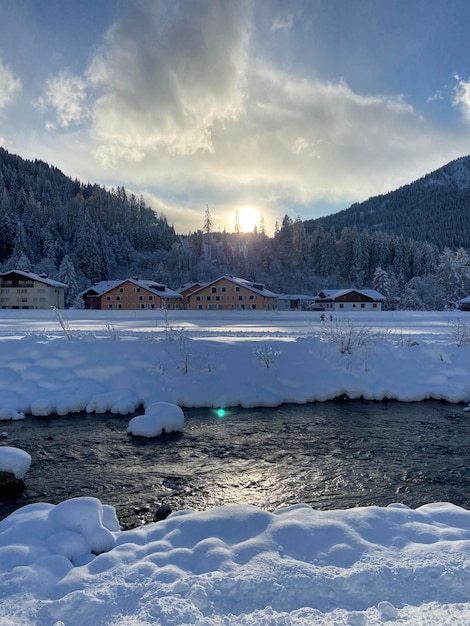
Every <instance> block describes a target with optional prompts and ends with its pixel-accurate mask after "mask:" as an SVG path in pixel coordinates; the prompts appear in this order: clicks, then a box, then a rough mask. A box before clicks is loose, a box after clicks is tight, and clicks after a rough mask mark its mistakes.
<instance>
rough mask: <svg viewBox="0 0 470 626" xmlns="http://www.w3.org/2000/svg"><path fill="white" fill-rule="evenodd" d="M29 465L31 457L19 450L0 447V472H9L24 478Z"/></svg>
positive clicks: (16, 476)
mask: <svg viewBox="0 0 470 626" xmlns="http://www.w3.org/2000/svg"><path fill="white" fill-rule="evenodd" d="M30 465H31V456H30V455H29V454H28V453H27V452H25V451H24V450H21V449H20V448H13V447H11V446H0V472H10V473H11V474H14V476H15V478H24V476H25V474H26V472H27V471H28V470H29V467H30Z"/></svg>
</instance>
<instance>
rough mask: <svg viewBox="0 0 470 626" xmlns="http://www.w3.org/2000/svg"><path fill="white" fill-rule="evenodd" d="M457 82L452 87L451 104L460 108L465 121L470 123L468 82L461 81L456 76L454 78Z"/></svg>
mask: <svg viewBox="0 0 470 626" xmlns="http://www.w3.org/2000/svg"><path fill="white" fill-rule="evenodd" d="M454 79H455V81H456V82H457V84H456V86H455V87H454V94H453V99H452V103H453V105H454V106H456V107H458V108H460V110H461V112H462V114H463V116H464V118H465V120H466V121H467V122H470V80H468V81H465V80H463V79H462V78H461V77H460V76H459V75H458V74H456V75H455V76H454Z"/></svg>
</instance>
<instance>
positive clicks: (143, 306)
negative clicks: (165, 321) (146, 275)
mask: <svg viewBox="0 0 470 626" xmlns="http://www.w3.org/2000/svg"><path fill="white" fill-rule="evenodd" d="M140 297H141V298H142V296H140ZM140 308H141V309H145V304H143V303H142V304H141V305H140Z"/></svg>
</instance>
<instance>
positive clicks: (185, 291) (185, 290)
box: [178, 281, 204, 309]
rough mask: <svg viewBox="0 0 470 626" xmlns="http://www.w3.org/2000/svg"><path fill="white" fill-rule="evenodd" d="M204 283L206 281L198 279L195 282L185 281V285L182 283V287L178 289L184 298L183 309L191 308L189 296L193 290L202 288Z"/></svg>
mask: <svg viewBox="0 0 470 626" xmlns="http://www.w3.org/2000/svg"><path fill="white" fill-rule="evenodd" d="M203 285H204V283H203V282H202V281H198V282H195V283H185V284H184V285H181V287H180V288H179V289H178V293H179V294H180V295H181V298H182V305H183V309H189V299H188V296H189V295H190V294H191V293H192V292H193V291H196V289H200V288H201V287H202V286H203Z"/></svg>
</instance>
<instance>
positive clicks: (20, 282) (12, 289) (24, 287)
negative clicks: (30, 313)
mask: <svg viewBox="0 0 470 626" xmlns="http://www.w3.org/2000/svg"><path fill="white" fill-rule="evenodd" d="M65 289H67V285H66V284H65V283H60V282H59V281H58V280H52V279H51V278H47V276H46V275H45V274H33V272H25V271H24V270H10V271H9V272H4V273H2V274H0V308H2V309H50V308H51V307H56V309H63V308H64V292H65Z"/></svg>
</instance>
